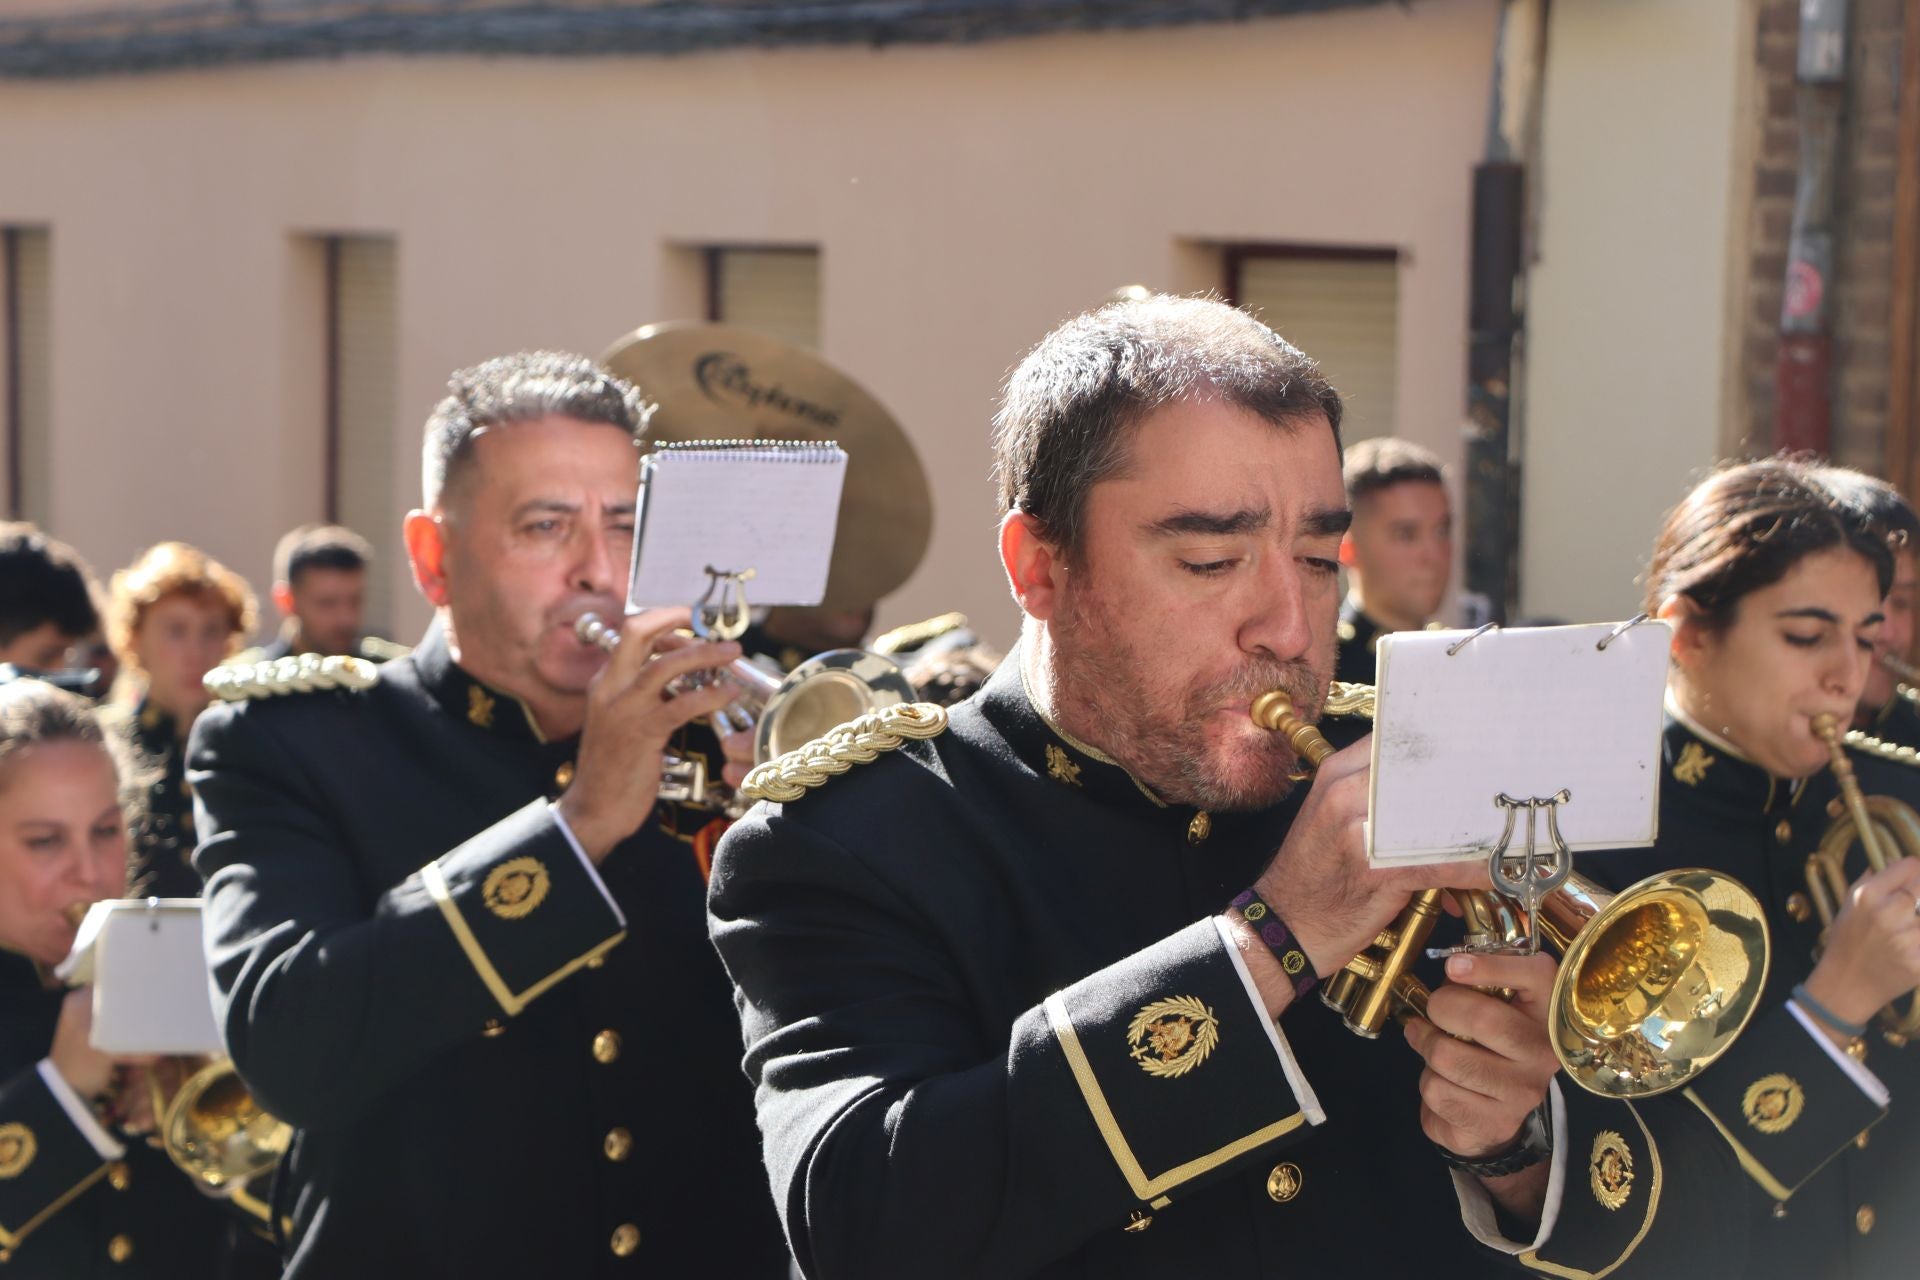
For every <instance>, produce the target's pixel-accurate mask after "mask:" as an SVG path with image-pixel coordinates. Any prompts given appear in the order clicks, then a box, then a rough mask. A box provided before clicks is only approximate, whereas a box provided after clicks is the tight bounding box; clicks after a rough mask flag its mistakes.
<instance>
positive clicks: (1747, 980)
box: [1251, 683, 1769, 1098]
mask: <svg viewBox="0 0 1920 1280" xmlns="http://www.w3.org/2000/svg"><path fill="white" fill-rule="evenodd" d="M1373 707H1374V690H1373V689H1372V688H1371V687H1369V686H1366V685H1353V684H1340V683H1336V684H1334V685H1333V686H1332V688H1331V690H1330V691H1329V694H1328V698H1327V704H1326V708H1325V709H1326V713H1327V714H1330V715H1365V716H1371V715H1372V714H1373ZM1251 714H1252V717H1253V720H1254V722H1255V723H1256V724H1258V725H1260V726H1261V727H1262V728H1265V729H1269V730H1272V731H1273V732H1276V733H1280V734H1282V735H1283V736H1285V738H1286V739H1287V742H1288V744H1289V745H1290V746H1292V748H1293V750H1294V752H1295V754H1296V755H1298V756H1299V757H1300V759H1301V760H1302V761H1303V762H1304V763H1305V764H1306V765H1308V766H1309V767H1313V768H1317V767H1318V766H1319V765H1320V764H1321V763H1322V762H1323V761H1325V760H1326V758H1327V757H1328V756H1330V755H1332V754H1333V751H1334V747H1333V744H1332V743H1330V742H1328V741H1327V740H1326V738H1324V737H1323V736H1321V734H1320V731H1319V730H1318V729H1316V728H1315V727H1314V726H1313V725H1311V724H1308V723H1307V722H1306V721H1304V720H1302V719H1301V718H1300V717H1299V716H1298V715H1297V714H1296V713H1295V711H1294V708H1293V702H1292V700H1291V698H1290V697H1289V696H1288V695H1287V694H1286V693H1285V692H1284V691H1281V690H1275V691H1273V692H1270V693H1264V694H1262V695H1260V696H1259V697H1258V698H1256V699H1254V702H1253V706H1252V708H1251ZM1443 893H1450V894H1451V895H1452V897H1453V899H1454V901H1455V903H1456V904H1457V905H1458V906H1459V908H1460V911H1461V915H1462V916H1463V918H1464V920H1465V923H1466V934H1467V937H1466V945H1467V949H1469V950H1479V951H1485V950H1497V951H1518V952H1525V951H1528V950H1530V949H1531V946H1532V938H1533V930H1532V926H1533V925H1534V924H1536V923H1537V925H1538V927H1539V933H1540V935H1541V936H1543V937H1545V938H1546V939H1547V940H1548V941H1549V942H1551V943H1552V944H1553V945H1554V946H1555V947H1557V948H1558V949H1559V950H1560V951H1561V953H1562V959H1561V963H1560V970H1559V973H1558V975H1557V976H1556V977H1555V979H1554V985H1553V994H1552V996H1551V998H1550V1004H1549V1014H1548V1032H1549V1036H1550V1038H1551V1039H1552V1041H1553V1051H1554V1056H1555V1057H1557V1058H1558V1059H1559V1060H1560V1065H1561V1067H1562V1069H1564V1070H1565V1071H1566V1073H1567V1075H1568V1076H1569V1077H1570V1078H1571V1079H1572V1080H1573V1081H1574V1083H1576V1084H1578V1085H1580V1086H1581V1087H1582V1088H1584V1089H1586V1090H1588V1091H1589V1092H1591V1093H1596V1094H1599V1095H1601V1096H1602V1097H1611V1098H1644V1097H1651V1096H1653V1095H1654V1094H1658V1093H1665V1092H1667V1091H1668V1090H1670V1089H1676V1088H1679V1087H1680V1086H1681V1085H1684V1084H1685V1083H1687V1081H1689V1080H1691V1079H1692V1078H1693V1077H1694V1076H1696V1075H1698V1074H1699V1073H1700V1072H1701V1071H1704V1070H1705V1069H1706V1068H1707V1067H1708V1066H1710V1065H1711V1064H1712V1063H1713V1062H1714V1060H1715V1059H1717V1058H1718V1057H1719V1056H1720V1055H1721V1054H1722V1053H1724V1052H1725V1051H1726V1050H1727V1048H1728V1046H1730V1045H1731V1044H1732V1043H1733V1041H1734V1039H1735V1038H1736V1037H1738V1036H1739V1034H1740V1032H1741V1030H1742V1029H1743V1028H1744V1027H1745V1026H1746V1024H1747V1021H1748V1019H1749V1018H1751V1017H1752V1016H1753V1013H1754V1010H1755V1008H1756V1006H1757V1005H1758V1003H1759V999H1760V993H1761V991H1762V990H1763V989H1764V988H1765V986H1766V980H1767V964H1768V959H1769V949H1768V939H1767V922H1766V915H1765V913H1764V912H1763V911H1762V910H1761V907H1760V902H1759V900H1758V899H1757V898H1755V897H1754V896H1753V894H1752V893H1751V892H1749V891H1748V890H1747V888H1746V886H1744V885H1742V884H1741V883H1740V882H1739V881H1737V880H1735V879H1733V878H1732V877H1730V876H1723V875H1720V874H1718V873H1716V872H1712V871H1706V870H1701V869H1686V870H1679V871H1670V872H1667V873H1665V874H1663V875H1657V876H1650V877H1648V878H1647V879H1645V880H1642V881H1640V882H1639V883H1638V884H1634V885H1630V886H1628V887H1627V888H1626V889H1624V890H1622V891H1621V892H1619V893H1617V894H1608V893H1607V892H1605V891H1604V890H1602V889H1601V888H1600V887H1599V886H1598V885H1596V884H1594V883H1593V882H1592V881H1590V880H1587V879H1586V878H1584V877H1582V876H1578V875H1571V874H1570V875H1569V876H1568V877H1567V880H1566V883H1564V884H1563V885H1561V886H1560V887H1559V888H1557V889H1554V890H1553V891H1551V892H1550V893H1548V894H1546V895H1545V897H1544V898H1543V899H1542V900H1541V902H1540V905H1539V908H1538V910H1537V912H1536V913H1535V915H1536V916H1537V920H1530V919H1529V918H1528V917H1527V915H1526V912H1525V911H1524V910H1523V909H1522V908H1521V907H1520V906H1519V905H1518V904H1517V903H1516V902H1515V901H1513V900H1512V899H1509V898H1508V897H1506V896H1505V895H1503V894H1500V893H1497V892H1488V891H1485V890H1459V889H1455V890H1442V889H1427V890H1423V891H1421V892H1420V893H1417V894H1415V895H1414V896H1413V899H1412V901H1410V902H1409V903H1408V904H1407V906H1406V908H1405V909H1404V910H1403V911H1402V912H1401V914H1400V916H1399V918H1398V919H1396V920H1395V921H1394V922H1393V924H1392V925H1390V926H1388V927H1387V928H1386V929H1385V930H1383V931H1382V932H1381V933H1380V935H1379V937H1377V938H1376V939H1375V940H1374V943H1373V945H1372V946H1371V947H1370V948H1368V949H1367V950H1365V951H1362V952H1361V953H1360V954H1359V955H1357V956H1355V957H1354V958H1353V959H1352V960H1350V961H1348V962H1347V965H1346V967H1345V968H1344V969H1342V970H1341V971H1340V972H1339V973H1336V974H1334V975H1333V976H1332V977H1331V978H1329V979H1328V980H1327V982H1326V983H1325V985H1324V986H1322V988H1321V991H1320V998H1321V1000H1322V1001H1324V1002H1325V1003H1326V1004H1328V1005H1329V1006H1331V1007H1333V1008H1334V1009H1337V1010H1339V1012H1340V1014H1341V1017H1342V1019H1343V1020H1344V1021H1345V1022H1346V1025H1347V1028H1348V1030H1350V1031H1353V1032H1355V1033H1356V1034H1358V1035H1362V1036H1367V1037H1373V1036H1377V1035H1379V1033H1380V1029H1381V1027H1382V1026H1384V1025H1385V1023H1386V1020H1387V1019H1388V1018H1389V1017H1394V1018H1397V1019H1400V1020H1403V1021H1404V1020H1405V1019H1406V1018H1408V1017H1424V1016H1425V1014H1426V1008H1427V998H1428V995H1429V992H1428V990H1427V988H1426V986H1425V985H1424V984H1422V983H1421V981H1420V980H1419V979H1418V978H1416V977H1414V976H1413V974H1412V972H1411V969H1412V966H1413V962H1414V960H1415V959H1416V958H1417V957H1419V956H1420V954H1421V953H1422V948H1423V947H1424V946H1425V945H1426V941H1427V938H1428V935H1430V934H1431V933H1432V932H1433V927H1434V925H1435V924H1436V923H1437V922H1438V920H1439V917H1440V910H1441V906H1440V897H1441V894H1443Z"/></svg>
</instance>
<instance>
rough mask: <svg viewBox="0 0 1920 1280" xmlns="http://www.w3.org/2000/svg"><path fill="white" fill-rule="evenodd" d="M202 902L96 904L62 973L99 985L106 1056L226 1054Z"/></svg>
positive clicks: (98, 1017)
mask: <svg viewBox="0 0 1920 1280" xmlns="http://www.w3.org/2000/svg"><path fill="white" fill-rule="evenodd" d="M200 930H201V924H200V900H199V899H198V898H147V899H138V898H130V899H122V900H118V901H109V902H96V903H94V904H93V906H92V908H91V909H89V910H88V912H87V918H86V920H85V922H83V923H82V925H81V927H80V932H79V935H78V936H77V937H76V938H75V939H74V948H73V951H72V953H70V954H69V955H68V957H67V959H66V960H65V961H63V962H62V963H61V965H60V968H59V969H58V970H57V971H56V972H58V973H59V974H60V975H61V976H62V977H63V978H64V979H65V980H66V981H68V982H71V983H75V984H79V983H85V982H91V983H92V984H93V1030H92V1032H91V1034H90V1035H89V1037H88V1042H89V1043H90V1044H92V1045H93V1047H94V1048H96V1049H98V1050H100V1051H101V1052H102V1053H191V1054H203V1053H220V1052H223V1050H222V1049H221V1047H220V1027H219V1024H218V1023H217V1022H216V1021H215V1020H214V1014H213V994H212V986H211V982H210V981H209V978H208V974H207V959H206V952H205V948H204V946H203V945H202V943H201V939H200Z"/></svg>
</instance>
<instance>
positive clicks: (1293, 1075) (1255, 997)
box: [1213, 916, 1327, 1124]
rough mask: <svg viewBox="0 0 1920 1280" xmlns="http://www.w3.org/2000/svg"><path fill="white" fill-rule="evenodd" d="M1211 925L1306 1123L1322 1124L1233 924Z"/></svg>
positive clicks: (1315, 1099)
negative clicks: (1256, 981)
mask: <svg viewBox="0 0 1920 1280" xmlns="http://www.w3.org/2000/svg"><path fill="white" fill-rule="evenodd" d="M1213 927H1214V930H1215V931H1216V932H1217V933H1219V935H1220V945H1221V946H1223V947H1225V948H1226V949H1227V957H1228V958H1229V959H1230V960H1232V961H1233V971H1234V972H1235V973H1237V974H1239V975H1240V985H1241V986H1243V987H1245V988H1246V989H1247V999H1248V1000H1249V1001H1251V1002H1252V1004H1253V1016H1254V1017H1256V1018H1258V1019H1259V1020H1260V1025H1261V1026H1263V1027H1265V1028H1266V1029H1267V1039H1268V1040H1270V1041H1272V1042H1273V1051H1274V1053H1275V1054H1276V1055H1278V1056H1279V1058H1280V1069H1281V1070H1282V1071H1284V1072H1286V1075H1287V1087H1289V1088H1290V1089H1292V1090H1293V1098H1294V1101H1295V1102H1298V1103H1299V1104H1300V1114H1301V1115H1303V1116H1305V1117H1306V1118H1307V1123H1308V1124H1325V1123H1326V1122H1327V1113H1326V1112H1325V1111H1322V1110H1321V1109H1320V1099H1319V1098H1318V1097H1316V1096H1315V1095H1314V1092H1313V1086H1312V1085H1310V1084H1308V1083H1307V1077H1306V1074H1305V1073H1304V1072H1302V1071H1301V1070H1300V1064H1299V1063H1298V1062H1296V1061H1295V1060H1294V1057H1293V1046H1291V1045H1289V1044H1288V1043H1287V1038H1286V1036H1284V1035H1282V1034H1281V1033H1280V1024H1279V1023H1277V1022H1275V1021H1274V1020H1273V1019H1272V1018H1269V1017H1268V1016H1267V1002H1266V1001H1265V1000H1262V999H1261V998H1260V988H1259V987H1257V986H1255V985H1254V981H1253V973H1252V971H1251V970H1249V969H1248V968H1247V958H1246V957H1245V956H1243V955H1241V954H1240V947H1239V945H1238V944H1236V943H1235V942H1234V940H1233V926H1232V925H1230V924H1228V923H1227V918H1226V917H1225V916H1215V917H1214V918H1213Z"/></svg>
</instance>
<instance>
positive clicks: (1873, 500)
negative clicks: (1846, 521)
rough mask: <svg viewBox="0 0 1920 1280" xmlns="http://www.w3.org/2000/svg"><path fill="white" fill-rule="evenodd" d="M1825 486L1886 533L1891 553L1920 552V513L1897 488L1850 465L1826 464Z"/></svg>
mask: <svg viewBox="0 0 1920 1280" xmlns="http://www.w3.org/2000/svg"><path fill="white" fill-rule="evenodd" d="M1824 475H1825V479H1826V482H1827V485H1828V487H1830V488H1831V489H1832V490H1833V491H1834V492H1835V493H1836V494H1838V495H1839V496H1840V499H1841V501H1843V502H1846V503H1847V504H1849V505H1850V506H1853V507H1856V508H1858V509H1859V511H1860V512H1861V513H1862V514H1863V515H1865V516H1866V518H1867V519H1869V520H1871V521H1873V522H1874V523H1875V524H1877V525H1879V526H1880V528H1881V530H1882V531H1883V532H1884V533H1886V534H1887V535H1888V541H1887V545H1888V546H1889V547H1891V548H1893V550H1894V552H1895V553H1900V552H1907V553H1912V552H1916V551H1920V515H1915V514H1914V510H1913V507H1912V506H1911V505H1910V504H1909V503H1908V502H1907V500H1906V499H1905V498H1903V497H1901V496H1900V491H1899V490H1898V489H1896V488H1894V487H1893V486H1892V485H1890V484H1888V483H1887V482H1886V481H1885V480H1882V479H1880V478H1879V477H1878V476H1870V475H1868V474H1867V473H1866V472H1864V471H1855V470H1853V469H1852V468H1851V467H1827V468H1825V469H1824Z"/></svg>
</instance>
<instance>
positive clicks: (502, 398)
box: [420, 351, 653, 508]
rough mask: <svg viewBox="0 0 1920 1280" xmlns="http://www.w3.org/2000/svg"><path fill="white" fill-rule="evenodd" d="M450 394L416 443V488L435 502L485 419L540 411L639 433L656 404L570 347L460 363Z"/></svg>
mask: <svg viewBox="0 0 1920 1280" xmlns="http://www.w3.org/2000/svg"><path fill="white" fill-rule="evenodd" d="M447 392H448V394H447V398H446V399H444V400H442V401H441V402H440V403H439V404H437V405H435V406H434V408H433V414H432V416H431V417H429V418H428V419H427V430H426V439H425V442H424V444H423V445H422V447H421V451H420V455H421V456H420V463H421V466H420V489H421V496H422V498H423V499H424V500H425V505H426V506H427V507H429V508H431V507H433V506H434V505H435V504H436V503H438V502H439V501H440V498H441V495H442V494H444V493H445V492H446V489H447V485H448V483H449V481H451V480H452V479H453V477H454V475H455V474H456V473H457V471H458V470H459V467H460V465H461V463H462V462H463V461H464V460H465V459H466V457H467V455H468V453H469V452H470V446H471V444H472V441H473V438H474V437H475V436H476V435H478V434H479V433H480V432H482V431H484V430H486V429H487V428H489V427H499V426H505V425H507V424H509V423H515V422H537V421H539V420H540V419H541V418H547V417H561V418H572V419H575V420H576V421H579V422H604V423H606V424H607V425H609V426H614V427H619V428H620V429H621V430H622V431H625V432H626V433H627V434H628V435H630V436H632V437H634V438H635V439H636V440H638V439H639V437H640V436H641V435H642V434H643V433H644V432H645V431H646V427H647V417H648V415H649V414H651V413H652V411H653V407H652V406H651V405H649V404H648V403H647V402H646V400H645V399H644V398H643V397H642V396H641V394H640V389H639V388H638V387H635V386H634V385H633V384H632V383H631V382H627V381H626V380H624V379H622V378H616V377H614V376H613V375H612V374H611V373H608V372H607V371H606V370H605V369H602V368H601V367H600V366H599V365H597V364H595V363H594V362H593V361H591V360H589V359H587V358H586V357H585V356H582V355H575V354H574V353H572V352H568V351H516V352H515V353H514V354H512V355H510V356H496V357H494V358H493V359H492V360H488V361H487V362H486V363H484V364H477V365H474V366H473V367H472V368H471V369H462V370H460V371H459V372H457V373H455V374H454V375H453V377H451V378H449V379H448V380H447Z"/></svg>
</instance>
